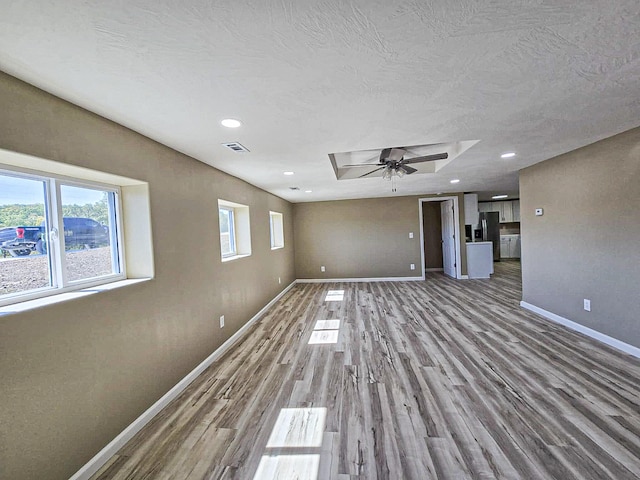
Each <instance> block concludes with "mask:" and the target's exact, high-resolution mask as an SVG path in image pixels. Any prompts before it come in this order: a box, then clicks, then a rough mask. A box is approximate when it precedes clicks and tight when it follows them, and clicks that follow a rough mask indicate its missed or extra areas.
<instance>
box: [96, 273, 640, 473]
mask: <svg viewBox="0 0 640 480" xmlns="http://www.w3.org/2000/svg"><path fill="white" fill-rule="evenodd" d="M494 277H495V278H493V279H491V280H468V281H455V280H450V279H448V278H446V277H444V276H442V275H441V274H431V275H429V277H428V278H427V280H426V281H424V282H395V283H391V282H380V283H334V284H299V285H296V286H295V287H294V288H293V289H292V290H291V291H290V292H289V293H288V294H287V295H286V296H285V297H283V298H282V299H281V300H280V301H279V302H278V303H277V304H276V305H275V306H274V307H273V308H271V309H270V310H269V312H268V314H267V315H266V316H265V317H263V318H262V319H261V320H260V321H259V322H257V323H256V324H255V325H254V326H252V328H251V330H250V332H249V334H248V335H247V336H245V337H244V339H243V341H241V342H239V343H237V344H236V345H235V346H234V347H233V348H232V349H231V350H230V351H229V352H228V353H227V354H226V355H225V356H224V358H223V359H222V360H220V361H218V362H217V363H216V364H214V365H212V366H211V367H210V368H209V369H208V370H206V371H205V372H204V373H203V374H202V375H201V376H200V377H199V378H198V379H197V380H196V381H194V382H193V383H192V384H191V385H190V386H189V387H188V388H187V389H186V390H185V392H184V393H183V394H182V395H181V396H180V397H179V398H178V399H176V400H175V401H174V402H172V403H171V404H170V405H169V406H168V407H167V408H165V409H164V410H163V411H162V412H161V414H159V415H158V416H157V417H156V418H154V420H153V421H152V422H150V423H149V424H148V425H147V426H146V427H145V428H144V429H143V430H142V431H141V432H140V433H139V434H138V435H137V436H136V437H135V438H134V439H133V440H131V441H130V442H129V443H128V444H127V445H126V446H124V447H123V448H122V449H121V451H120V452H119V453H118V454H117V455H116V456H114V457H113V458H112V459H111V460H110V462H108V463H107V464H106V465H105V466H104V467H103V469H102V470H101V471H100V472H98V473H97V474H96V475H95V476H94V478H95V479H152V478H153V479H156V478H158V479H218V478H237V479H248V480H251V479H261V480H265V479H269V480H271V479H275V478H279V479H283V480H294V479H298V480H306V479H353V478H362V479H376V478H377V479H387V478H388V479H421V480H423V479H436V478H437V479H470V478H473V479H475V478H478V479H490V478H500V479H519V478H521V479H526V480H532V479H547V478H555V479H563V480H569V479H616V480H622V479H638V478H640V361H638V360H637V359H634V358H632V357H630V356H627V355H625V354H622V353H619V352H618V351H616V350H614V349H612V348H609V347H607V346H604V345H602V344H600V343H598V342H596V341H594V340H591V339H589V338H587V337H584V336H582V335H580V334H578V333H575V332H573V331H570V330H567V329H565V328H564V327H561V326H559V325H556V324H554V323H551V322H549V321H547V320H545V319H543V318H541V317H538V316H536V315H535V314H532V313H530V312H528V311H526V310H523V309H521V308H520V307H519V306H518V303H519V300H520V291H521V285H520V267H519V263H517V262H501V263H499V264H497V265H496V274H495V276H494ZM341 290H343V291H344V297H343V299H342V300H340V295H339V293H337V294H336V293H334V294H331V295H330V297H329V298H327V294H328V293H330V292H329V291H341ZM325 320H335V321H334V322H324V321H325ZM310 341H311V344H310Z"/></svg>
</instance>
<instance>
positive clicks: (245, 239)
mask: <svg viewBox="0 0 640 480" xmlns="http://www.w3.org/2000/svg"><path fill="white" fill-rule="evenodd" d="M218 221H219V227H220V254H221V256H222V260H223V261H227V260H233V259H236V258H241V257H246V256H249V255H251V228H250V225H249V207H248V206H246V205H241V204H239V203H233V202H228V201H226V200H218Z"/></svg>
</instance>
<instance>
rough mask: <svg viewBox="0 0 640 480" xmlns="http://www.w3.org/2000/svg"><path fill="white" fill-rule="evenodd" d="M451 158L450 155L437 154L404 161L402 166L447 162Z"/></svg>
mask: <svg viewBox="0 0 640 480" xmlns="http://www.w3.org/2000/svg"><path fill="white" fill-rule="evenodd" d="M446 158H449V154H448V153H446V152H445V153H435V154H433V155H425V156H423V157H415V158H408V159H407V160H402V162H400V163H402V165H407V164H408V163H420V162H433V161H434V160H445V159H446Z"/></svg>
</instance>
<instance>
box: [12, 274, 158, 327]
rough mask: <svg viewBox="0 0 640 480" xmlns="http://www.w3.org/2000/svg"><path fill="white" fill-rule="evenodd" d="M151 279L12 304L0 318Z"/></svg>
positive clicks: (120, 281)
mask: <svg viewBox="0 0 640 480" xmlns="http://www.w3.org/2000/svg"><path fill="white" fill-rule="evenodd" d="M147 280H151V278H129V279H126V280H118V281H115V282H111V283H103V284H102V285H95V286H93V287H87V288H83V289H80V290H75V291H73V292H64V293H58V294H53V295H49V296H46V297H42V298H36V299H33V300H26V301H24V302H19V303H13V304H11V305H5V306H3V307H0V317H2V316H5V315H11V314H14V313H21V312H26V311H28V310H33V309H34V308H40V307H45V306H47V305H53V304H56V303H60V302H66V301H68V300H74V299H76V298H81V297H86V296H88V295H93V294H94V293H100V292H106V291H108V290H115V289H116V288H122V287H128V286H129V285H134V284H136V283H141V282H146V281H147Z"/></svg>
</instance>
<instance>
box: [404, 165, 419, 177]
mask: <svg viewBox="0 0 640 480" xmlns="http://www.w3.org/2000/svg"><path fill="white" fill-rule="evenodd" d="M400 168H401V169H402V170H404V172H405V173H406V174H407V175H411V174H412V173H415V172H417V171H418V169H416V168H413V167H409V166H407V165H402V166H401V167H400Z"/></svg>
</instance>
